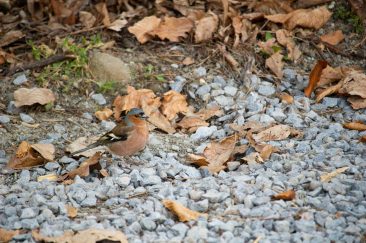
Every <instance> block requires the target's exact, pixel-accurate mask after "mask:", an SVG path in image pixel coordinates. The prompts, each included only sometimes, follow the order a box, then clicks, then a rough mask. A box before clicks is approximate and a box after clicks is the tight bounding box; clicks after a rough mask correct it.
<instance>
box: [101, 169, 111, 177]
mask: <svg viewBox="0 0 366 243" xmlns="http://www.w3.org/2000/svg"><path fill="white" fill-rule="evenodd" d="M99 173H100V174H101V175H102V176H103V177H108V176H109V173H108V171H107V170H106V169H101V170H100V171H99Z"/></svg>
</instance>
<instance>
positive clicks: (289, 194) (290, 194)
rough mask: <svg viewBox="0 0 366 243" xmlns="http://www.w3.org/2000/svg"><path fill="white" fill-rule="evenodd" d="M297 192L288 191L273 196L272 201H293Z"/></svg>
mask: <svg viewBox="0 0 366 243" xmlns="http://www.w3.org/2000/svg"><path fill="white" fill-rule="evenodd" d="M295 197H296V192H295V191H294V190H288V191H286V192H281V193H278V194H276V195H273V196H272V197H271V198H272V200H285V201H291V200H293V199H295Z"/></svg>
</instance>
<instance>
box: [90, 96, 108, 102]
mask: <svg viewBox="0 0 366 243" xmlns="http://www.w3.org/2000/svg"><path fill="white" fill-rule="evenodd" d="M91 97H92V99H93V100H94V101H95V102H96V103H97V104H98V105H105V104H107V101H106V100H105V98H104V96H103V95H102V94H93V95H92V96H91Z"/></svg>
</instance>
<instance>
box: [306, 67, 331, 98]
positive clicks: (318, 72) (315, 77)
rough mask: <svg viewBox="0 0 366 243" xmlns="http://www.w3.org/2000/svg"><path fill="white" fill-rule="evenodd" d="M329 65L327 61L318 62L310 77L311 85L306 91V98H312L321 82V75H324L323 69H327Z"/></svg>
mask: <svg viewBox="0 0 366 243" xmlns="http://www.w3.org/2000/svg"><path fill="white" fill-rule="evenodd" d="M327 65H328V63H327V62H326V61H325V60H318V62H317V63H316V65H315V66H314V68H313V70H311V73H310V76H309V84H308V86H307V87H306V88H305V90H304V93H305V96H306V97H310V96H311V93H312V92H313V90H314V89H315V87H316V85H317V83H318V82H319V79H320V75H321V74H322V71H323V69H324V68H326V67H327Z"/></svg>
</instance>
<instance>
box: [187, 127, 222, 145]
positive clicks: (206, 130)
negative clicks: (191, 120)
mask: <svg viewBox="0 0 366 243" xmlns="http://www.w3.org/2000/svg"><path fill="white" fill-rule="evenodd" d="M216 131H217V127H216V126H210V127H199V128H198V129H197V130H196V132H195V133H194V134H192V135H191V139H192V140H193V141H197V142H198V141H200V140H204V139H206V138H208V137H211V136H212V134H213V133H214V132H216Z"/></svg>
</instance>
